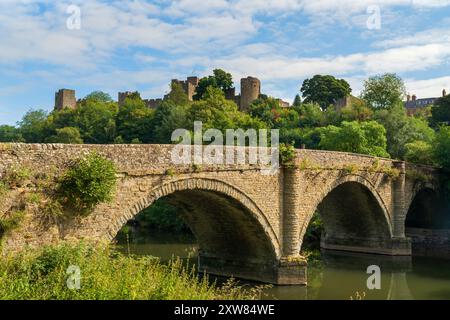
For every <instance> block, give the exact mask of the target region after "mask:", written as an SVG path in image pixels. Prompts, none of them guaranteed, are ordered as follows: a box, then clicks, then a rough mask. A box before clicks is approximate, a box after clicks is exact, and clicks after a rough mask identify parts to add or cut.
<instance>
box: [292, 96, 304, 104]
mask: <svg viewBox="0 0 450 320" xmlns="http://www.w3.org/2000/svg"><path fill="white" fill-rule="evenodd" d="M301 105H302V98H300V95H299V94H296V95H295V98H294V102H293V103H292V106H293V107H300V106H301Z"/></svg>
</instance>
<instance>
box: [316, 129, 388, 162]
mask: <svg viewBox="0 0 450 320" xmlns="http://www.w3.org/2000/svg"><path fill="white" fill-rule="evenodd" d="M320 133H321V139H320V143H319V146H320V147H321V148H322V149H325V150H334V151H346V152H354V153H360V154H368V155H372V156H378V157H388V156H389V154H388V153H387V151H386V129H384V127H383V126H382V125H380V124H379V123H377V122H376V121H368V122H357V121H353V122H346V121H344V122H343V123H342V126H341V127H336V126H328V127H325V128H321V129H320Z"/></svg>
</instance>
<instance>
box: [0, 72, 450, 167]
mask: <svg viewBox="0 0 450 320" xmlns="http://www.w3.org/2000/svg"><path fill="white" fill-rule="evenodd" d="M232 85H233V81H232V78H231V75H230V74H229V73H227V72H225V71H223V70H220V69H216V70H214V73H213V75H211V76H208V77H205V78H203V79H201V80H200V86H199V88H198V91H197V95H196V96H195V97H194V101H193V102H191V101H189V100H188V99H187V96H186V95H185V93H184V91H183V89H182V87H181V86H180V85H178V84H174V85H172V88H171V93H170V94H169V95H168V96H167V97H166V99H165V100H164V101H163V102H162V103H161V104H160V105H159V106H158V108H156V109H150V108H148V107H146V105H145V102H144V101H143V100H142V99H141V97H140V95H139V93H135V94H133V95H132V96H130V97H129V98H127V99H126V100H125V102H124V105H123V106H122V107H120V108H119V107H118V105H117V103H116V102H114V101H112V99H111V98H110V97H109V95H108V94H105V93H102V92H93V93H91V94H90V95H88V96H86V97H85V98H84V99H81V100H79V101H78V107H77V109H75V110H70V109H64V110H60V111H53V112H51V113H47V112H45V111H43V110H31V111H29V112H27V113H26V114H25V115H24V117H23V118H22V120H21V121H20V122H19V123H18V124H17V126H8V125H2V126H0V141H2V142H30V143H35V142H54V143H57V142H59V143H94V144H96V143H171V140H170V139H171V134H172V132H173V131H174V130H175V129H177V128H185V129H188V130H193V123H194V120H196V121H202V122H203V128H204V130H207V129H209V128H216V129H219V130H222V131H224V130H225V129H236V128H243V129H248V128H254V129H260V128H267V129H272V128H273V129H279V130H280V138H281V142H283V143H287V144H293V145H294V146H295V147H300V146H302V145H305V146H306V147H307V148H311V149H326V150H336V151H349V152H357V153H363V154H369V155H374V156H382V157H391V158H395V159H402V160H408V161H412V162H419V163H425V164H436V165H442V166H446V167H448V163H447V162H448V159H449V157H448V153H449V152H450V151H447V150H449V149H448V148H447V147H446V145H447V144H448V143H449V142H448V139H449V137H448V136H449V135H448V129H447V125H448V124H449V123H450V116H449V115H450V98H449V96H447V97H443V98H441V99H439V100H438V101H437V102H436V103H435V105H434V106H432V107H429V108H425V109H423V110H422V111H421V112H419V113H417V114H416V115H415V116H414V117H409V116H407V114H406V111H405V108H404V107H403V103H402V98H403V96H404V94H405V86H404V84H403V81H402V79H401V78H399V77H398V76H396V75H395V74H385V75H380V76H375V77H371V78H369V79H368V80H366V81H365V82H364V88H363V90H362V93H361V96H360V97H359V98H356V97H351V99H350V104H349V105H348V106H347V107H345V108H342V109H339V108H336V107H335V105H334V104H335V103H336V102H337V101H338V100H339V99H341V98H343V97H345V96H347V95H348V94H350V92H351V88H350V86H349V84H348V83H347V82H346V81H345V80H342V79H336V78H334V77H332V76H314V77H313V78H311V79H307V80H305V82H304V83H303V85H302V87H301V93H302V94H303V101H302V99H301V97H300V95H297V96H296V97H295V100H294V104H293V106H292V107H291V108H282V107H281V106H280V104H279V101H277V99H274V98H271V97H268V96H265V95H261V96H260V98H259V99H257V100H256V101H254V103H253V104H252V105H251V107H250V110H249V112H248V113H244V112H241V111H239V110H238V107H237V106H236V104H235V103H234V102H233V101H230V100H226V99H225V96H224V91H225V90H227V89H229V88H230V87H232Z"/></svg>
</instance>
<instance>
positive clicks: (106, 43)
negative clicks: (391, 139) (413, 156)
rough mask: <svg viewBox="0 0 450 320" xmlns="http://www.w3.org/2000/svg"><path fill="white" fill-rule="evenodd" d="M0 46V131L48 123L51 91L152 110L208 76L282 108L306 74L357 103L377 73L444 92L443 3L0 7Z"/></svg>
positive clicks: (447, 78) (448, 45)
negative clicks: (29, 116)
mask: <svg viewBox="0 0 450 320" xmlns="http://www.w3.org/2000/svg"><path fill="white" fill-rule="evenodd" d="M70 5H76V6H78V7H79V8H80V13H81V15H80V21H81V26H80V29H72V30H71V29H69V28H67V19H68V18H69V17H70V15H71V14H70V13H67V9H68V7H69V6H70ZM378 12H379V13H380V14H379V15H378ZM378 18H379V19H378ZM378 21H379V22H380V24H379V28H378V26H377V23H376V22H378ZM0 39H1V41H0V124H15V123H16V122H17V121H18V120H20V118H21V117H22V115H23V114H24V113H25V112H26V111H27V110H29V109H31V108H33V109H37V108H42V109H45V110H49V111H50V110H51V109H52V108H53V104H54V93H55V91H57V90H58V89H59V88H71V89H75V90H76V91H77V98H82V97H83V96H85V95H86V94H88V93H90V92H92V91H94V90H102V91H105V92H108V93H109V94H110V95H111V96H112V97H113V98H115V99H117V92H118V91H125V90H139V91H140V92H141V94H142V96H143V97H145V98H157V97H162V96H163V95H164V94H165V93H166V92H167V91H168V85H169V82H170V79H172V78H185V77H186V76H190V75H198V76H204V75H207V74H209V73H211V70H212V69H214V68H223V69H225V70H227V71H229V72H231V73H232V74H233V76H234V80H235V83H236V84H239V79H240V78H241V77H243V76H247V75H251V76H255V77H258V78H260V79H261V81H262V91H263V92H264V93H266V94H269V95H272V96H277V97H280V98H283V99H285V100H288V101H292V100H293V98H294V96H295V94H296V93H298V91H299V88H300V86H301V83H302V82H303V80H304V79H305V78H308V77H311V76H313V75H314V74H332V75H334V76H337V77H340V78H344V79H346V80H347V81H348V82H349V83H350V84H351V86H352V88H353V92H354V94H358V93H359V91H360V90H361V87H362V83H363V81H364V79H366V78H367V77H369V76H371V75H376V74H380V73H385V72H396V73H398V74H399V75H400V76H402V77H403V78H404V80H405V82H406V86H407V90H408V92H409V93H411V94H417V95H418V97H425V96H439V95H440V93H441V91H442V89H443V88H446V89H447V92H450V0H380V1H377V0H339V1H338V0H315V1H311V0H229V1H226V0H178V1H168V0H154V1H150V0H148V1H144V0H134V1H118V0H117V1H116V0H89V1H78V0H71V1H49V0H35V1H33V0H0ZM237 87H238V89H239V85H238V86H237Z"/></svg>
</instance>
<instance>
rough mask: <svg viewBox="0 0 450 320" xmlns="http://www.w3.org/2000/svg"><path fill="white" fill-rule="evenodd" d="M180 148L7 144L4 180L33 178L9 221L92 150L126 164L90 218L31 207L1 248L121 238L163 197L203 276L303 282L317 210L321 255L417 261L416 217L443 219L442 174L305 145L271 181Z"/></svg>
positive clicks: (5, 208)
mask: <svg viewBox="0 0 450 320" xmlns="http://www.w3.org/2000/svg"><path fill="white" fill-rule="evenodd" d="M172 148H173V146H170V145H58V144H0V174H1V176H0V178H1V179H3V180H5V179H6V178H5V177H6V176H7V174H8V171H11V170H17V168H26V169H27V170H28V171H29V172H31V173H32V174H31V175H32V178H31V179H30V181H29V182H28V183H27V185H25V186H21V187H16V188H11V189H8V190H6V191H5V190H4V191H3V192H0V219H2V218H4V217H6V216H7V215H8V214H9V213H8V212H11V209H12V208H14V206H17V203H18V202H19V201H20V199H22V200H23V199H25V200H26V201H28V200H27V199H28V198H27V194H30V193H32V192H33V191H34V190H36V188H37V185H38V182H37V180H38V179H40V178H42V177H48V176H51V175H57V174H58V173H60V172H62V171H63V170H64V169H65V168H67V166H68V164H69V163H70V162H71V161H72V160H74V159H77V158H80V157H82V156H84V155H86V154H88V153H90V152H92V151H96V152H98V153H100V154H102V155H104V156H106V157H107V158H109V159H111V160H112V161H114V163H115V164H116V166H117V168H118V183H117V186H116V191H115V195H114V199H113V200H112V201H111V202H109V203H103V204H101V205H99V206H97V207H96V208H95V209H94V210H93V212H92V213H90V214H89V215H87V216H83V217H72V218H58V219H49V218H48V217H46V216H44V215H43V214H42V213H41V212H40V211H39V210H34V211H33V210H27V211H26V215H25V218H24V220H23V222H22V223H21V225H20V226H19V227H18V228H17V229H14V230H13V231H11V232H8V233H4V234H3V239H2V243H3V245H2V250H3V252H4V253H6V252H9V251H16V250H20V249H22V248H25V247H37V246H42V245H46V244H52V243H58V242H61V241H79V240H81V239H84V240H85V241H102V240H103V241H105V240H106V241H112V240H113V239H114V238H115V236H116V235H117V233H118V231H119V230H120V229H121V228H122V227H123V226H124V224H125V223H126V222H127V221H128V220H130V219H132V218H133V217H134V216H136V215H137V214H138V213H139V212H141V211H142V210H143V209H145V208H146V207H148V206H151V205H152V203H154V202H155V201H156V200H157V199H160V198H166V199H168V200H169V201H171V203H174V204H175V205H176V206H177V207H178V209H179V211H180V214H181V216H182V218H183V219H184V220H185V222H186V223H187V225H188V226H189V227H190V228H191V230H192V232H193V233H194V235H195V236H196V238H197V241H198V243H199V268H200V270H204V271H206V272H209V273H211V274H218V275H224V276H235V277H239V278H245V279H252V280H258V281H264V282H270V283H275V284H304V283H306V261H305V259H304V258H303V257H302V255H301V249H302V241H303V238H304V235H305V232H306V229H307V227H308V224H309V222H310V220H311V218H312V216H313V214H314V213H315V212H319V213H320V215H321V217H322V220H323V222H324V229H325V231H324V234H323V235H322V240H321V246H322V247H323V248H325V249H331V250H341V251H353V252H363V253H375V254H383V255H392V256H407V255H411V241H410V239H409V238H408V237H407V235H406V234H405V224H406V223H407V217H408V216H411V217H413V218H412V223H413V224H414V223H415V224H416V225H415V226H414V227H421V226H420V225H417V224H420V223H421V222H423V221H425V223H430V221H431V220H433V219H434V217H435V216H436V215H439V214H441V213H440V212H443V213H442V214H441V215H444V214H445V212H444V210H443V209H441V208H440V207H439V206H440V202H439V200H438V199H439V185H440V177H441V176H442V174H441V173H440V172H438V170H437V169H435V168H432V167H425V166H414V165H411V164H408V163H405V162H400V161H392V160H389V159H381V158H374V157H370V156H364V155H358V154H350V153H341V152H329V151H314V150H296V155H295V159H294V163H293V164H291V165H289V166H283V167H281V168H280V170H279V171H278V173H276V174H273V175H264V174H262V172H261V169H262V168H263V167H262V166H260V165H248V164H246V165H202V166H194V165H174V164H173V162H172V161H171V156H170V154H171V150H172ZM244 149H245V151H246V152H248V148H244ZM0 181H1V180H0ZM3 184H4V185H5V183H3ZM4 189H5V188H4ZM26 201H25V202H26ZM25 205H26V206H30V207H32V204H27V203H25ZM445 218H446V217H445ZM430 219H431V220H430ZM424 227H430V226H429V225H427V226H424Z"/></svg>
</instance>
